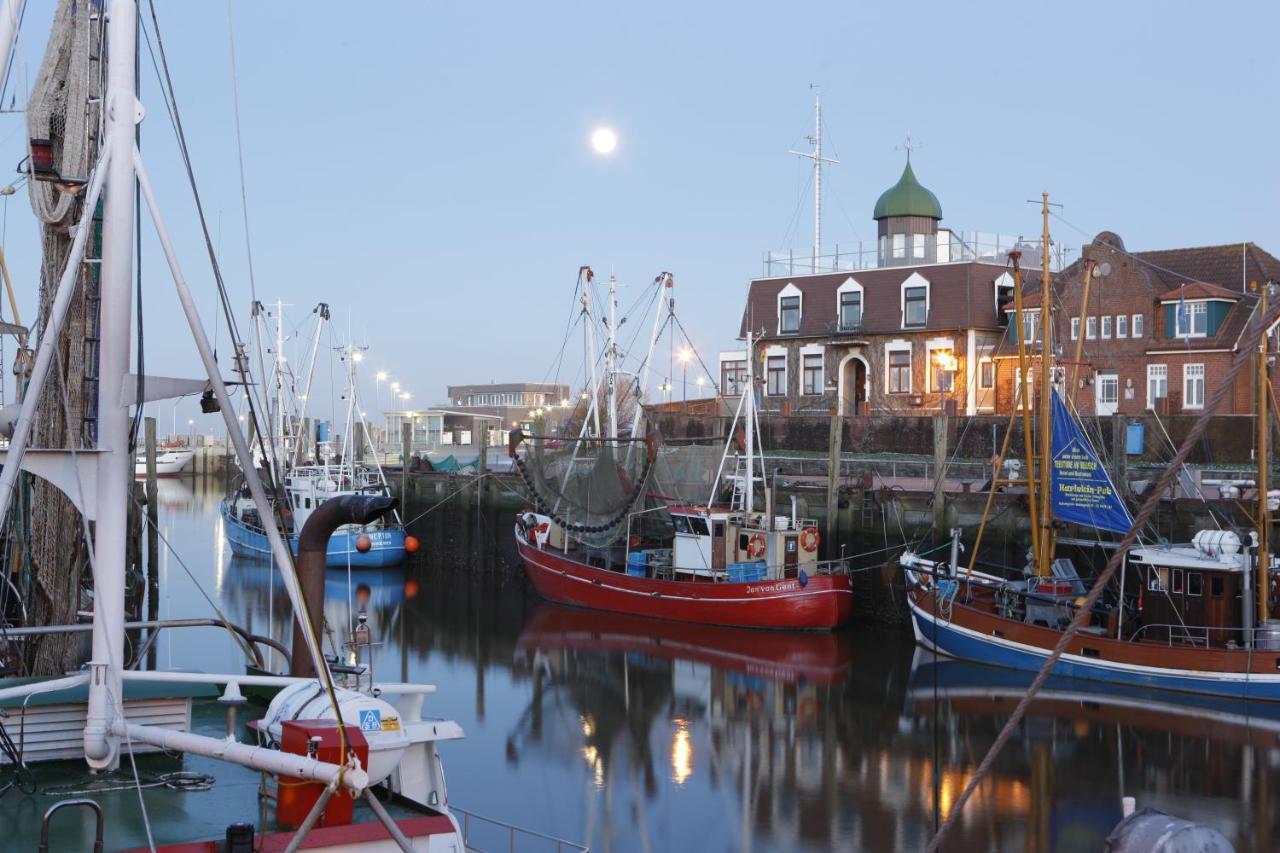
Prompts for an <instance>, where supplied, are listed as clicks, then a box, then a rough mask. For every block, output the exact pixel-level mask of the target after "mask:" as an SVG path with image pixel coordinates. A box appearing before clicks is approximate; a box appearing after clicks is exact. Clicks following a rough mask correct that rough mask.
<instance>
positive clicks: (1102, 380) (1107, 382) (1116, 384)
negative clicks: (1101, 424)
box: [1093, 370, 1120, 415]
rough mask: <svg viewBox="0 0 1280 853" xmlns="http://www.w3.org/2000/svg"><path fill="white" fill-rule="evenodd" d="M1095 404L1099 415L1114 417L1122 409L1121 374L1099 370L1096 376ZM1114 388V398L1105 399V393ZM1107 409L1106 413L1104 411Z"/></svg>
mask: <svg viewBox="0 0 1280 853" xmlns="http://www.w3.org/2000/svg"><path fill="white" fill-rule="evenodd" d="M1094 383H1095V385H1094V392H1093V401H1094V402H1093V404H1094V409H1095V411H1096V412H1097V414H1099V415H1113V414H1115V413H1116V411H1118V410H1119V408H1120V374H1119V373H1118V372H1116V371H1114V370H1099V371H1098V372H1097V374H1096V375H1095V376H1094ZM1112 386H1113V391H1114V396H1112V397H1110V399H1104V396H1103V392H1104V391H1105V390H1106V389H1107V388H1108V387H1112ZM1104 407H1105V408H1106V411H1105V412H1104V411H1103V409H1104Z"/></svg>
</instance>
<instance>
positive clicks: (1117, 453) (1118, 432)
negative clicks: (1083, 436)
mask: <svg viewBox="0 0 1280 853" xmlns="http://www.w3.org/2000/svg"><path fill="white" fill-rule="evenodd" d="M1128 453H1129V419H1128V418H1127V417H1126V416H1124V415H1112V416H1111V469H1112V470H1111V482H1112V484H1113V485H1114V486H1115V487H1116V493H1117V494H1119V495H1120V496H1121V497H1122V498H1123V497H1125V496H1127V495H1128V494H1129V482H1128V477H1129V458H1128Z"/></svg>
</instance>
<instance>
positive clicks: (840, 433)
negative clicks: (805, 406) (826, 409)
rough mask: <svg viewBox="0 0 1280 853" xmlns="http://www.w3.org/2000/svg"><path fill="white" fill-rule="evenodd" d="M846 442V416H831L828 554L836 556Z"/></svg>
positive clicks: (828, 465)
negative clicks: (842, 447)
mask: <svg viewBox="0 0 1280 853" xmlns="http://www.w3.org/2000/svg"><path fill="white" fill-rule="evenodd" d="M843 440H844V416H843V415H842V414H841V413H839V412H834V413H832V415H831V434H830V436H829V437H828V440H827V554H828V555H831V554H836V553H838V549H837V548H836V534H837V533H838V531H839V529H840V524H839V521H840V519H839V514H840V455H841V443H842V442H843Z"/></svg>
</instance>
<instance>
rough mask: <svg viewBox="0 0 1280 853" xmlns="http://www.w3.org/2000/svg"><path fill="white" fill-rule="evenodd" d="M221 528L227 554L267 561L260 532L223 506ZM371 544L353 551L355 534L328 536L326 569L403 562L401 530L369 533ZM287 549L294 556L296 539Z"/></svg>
mask: <svg viewBox="0 0 1280 853" xmlns="http://www.w3.org/2000/svg"><path fill="white" fill-rule="evenodd" d="M221 512H222V529H223V531H224V532H225V533H226V537H227V542H228V543H229V544H230V545H231V552H232V553H233V554H235V555H236V556H237V557H252V558H256V559H260V560H266V559H270V557H271V542H270V540H269V539H267V535H266V534H265V533H262V532H261V531H258V530H254V529H253V528H251V527H248V526H247V525H245V524H244V523H243V522H241V521H239V520H237V519H236V518H235V516H234V515H232V513H231V512H230V511H229V510H228V508H227V505H226V504H225V503H224V504H223V506H222V510H221ZM366 532H367V533H368V536H369V539H370V542H371V545H370V548H369V550H368V551H364V552H361V551H359V550H357V549H356V539H357V537H359V535H360V534H359V533H353V532H345V531H338V532H336V533H334V534H333V535H332V536H331V537H329V551H328V554H327V555H326V556H325V565H326V566H328V567H329V568H346V567H347V566H348V565H349V566H351V567H352V568H353V569H376V568H383V567H386V566H398V565H400V564H401V563H402V562H404V558H405V555H406V553H407V552H406V551H405V547H404V539H405V533H404V531H403V530H396V529H391V530H385V529H384V530H369V531H366ZM290 547H292V548H293V553H294V555H295V556H296V555H297V553H298V540H297V538H296V537H294V538H292V539H290Z"/></svg>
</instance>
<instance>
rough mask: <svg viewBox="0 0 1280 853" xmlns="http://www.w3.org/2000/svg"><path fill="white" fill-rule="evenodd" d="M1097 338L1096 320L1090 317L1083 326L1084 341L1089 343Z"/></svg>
mask: <svg viewBox="0 0 1280 853" xmlns="http://www.w3.org/2000/svg"><path fill="white" fill-rule="evenodd" d="M1096 337H1098V318H1097V317H1090V318H1089V319H1088V320H1086V321H1085V324H1084V339H1085V340H1086V341H1091V340H1093V339H1094V338H1096Z"/></svg>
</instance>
